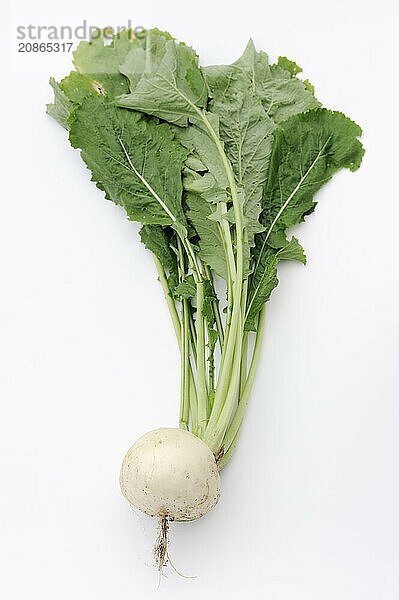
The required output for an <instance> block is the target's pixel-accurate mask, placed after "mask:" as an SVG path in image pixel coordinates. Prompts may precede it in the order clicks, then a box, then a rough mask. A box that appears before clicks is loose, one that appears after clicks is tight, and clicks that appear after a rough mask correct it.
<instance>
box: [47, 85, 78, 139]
mask: <svg viewBox="0 0 399 600" xmlns="http://www.w3.org/2000/svg"><path fill="white" fill-rule="evenodd" d="M49 83H50V85H51V87H52V88H53V90H54V103H52V104H46V112H47V114H48V115H50V117H53V119H55V120H56V121H57V122H58V123H59V124H60V125H62V127H64V128H65V129H69V126H68V118H69V115H70V113H71V110H72V108H73V103H72V102H71V101H70V100H69V98H68V96H67V95H66V94H65V93H64V91H63V89H62V87H61V85H60V84H59V83H57V81H56V80H55V79H54V77H50V81H49Z"/></svg>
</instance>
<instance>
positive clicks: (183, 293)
mask: <svg viewBox="0 0 399 600" xmlns="http://www.w3.org/2000/svg"><path fill="white" fill-rule="evenodd" d="M196 292H197V286H196V284H195V281H194V277H193V275H187V276H186V277H185V279H184V280H183V281H181V282H180V283H179V284H178V285H177V286H176V287H175V290H174V294H175V296H176V297H177V298H184V299H185V300H188V299H189V298H194V296H195V294H196Z"/></svg>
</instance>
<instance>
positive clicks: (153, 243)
mask: <svg viewBox="0 0 399 600" xmlns="http://www.w3.org/2000/svg"><path fill="white" fill-rule="evenodd" d="M140 237H141V241H142V242H143V244H144V245H145V247H146V248H148V250H150V251H151V252H153V253H154V254H155V256H156V257H157V258H158V259H159V261H160V262H161V264H162V266H163V268H164V269H165V271H166V272H167V273H168V274H169V277H168V283H169V289H170V290H171V292H173V290H174V289H175V288H176V286H177V284H178V281H179V269H178V264H177V257H176V254H175V253H174V252H173V250H172V248H171V240H170V236H169V235H168V230H167V229H164V228H163V227H161V226H160V225H143V227H142V228H141V230H140Z"/></svg>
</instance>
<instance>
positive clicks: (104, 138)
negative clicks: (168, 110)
mask: <svg viewBox="0 0 399 600" xmlns="http://www.w3.org/2000/svg"><path fill="white" fill-rule="evenodd" d="M70 141H71V144H72V146H73V147H74V148H80V149H81V150H82V152H81V155H82V158H83V160H84V161H85V163H86V165H87V166H88V167H89V169H90V170H91V171H92V175H93V176H92V181H95V182H96V184H97V187H99V188H100V189H101V190H104V191H105V192H106V197H107V199H109V200H112V201H113V202H115V203H116V204H120V205H122V206H123V207H124V208H125V210H126V212H127V215H128V217H129V219H131V220H134V221H140V222H141V223H143V224H158V225H164V226H165V225H172V226H173V227H174V228H178V227H179V226H180V228H185V226H186V219H185V216H184V212H183V208H182V204H181V196H182V183H181V170H182V167H183V162H184V160H185V159H186V157H187V151H186V150H185V149H184V148H183V147H182V146H181V145H180V144H179V143H178V142H177V141H175V139H174V136H173V132H172V130H171V128H170V127H169V125H167V124H166V123H163V124H160V123H157V122H156V121H155V120H148V119H147V118H146V117H145V116H143V115H141V114H139V113H134V112H132V111H128V110H122V109H120V108H117V107H115V106H113V105H112V104H109V103H108V104H107V103H105V102H104V101H102V100H100V99H97V98H86V99H85V100H84V101H83V102H82V104H81V106H79V107H78V108H77V109H76V110H75V111H74V120H73V122H72V124H71V130H70Z"/></svg>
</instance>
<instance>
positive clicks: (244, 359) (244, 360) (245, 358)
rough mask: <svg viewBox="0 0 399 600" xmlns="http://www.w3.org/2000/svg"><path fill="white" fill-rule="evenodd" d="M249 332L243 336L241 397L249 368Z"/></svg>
mask: <svg viewBox="0 0 399 600" xmlns="http://www.w3.org/2000/svg"><path fill="white" fill-rule="evenodd" d="M247 363H248V332H247V331H245V332H244V333H243V336H242V350H241V364H240V389H239V392H238V393H239V397H241V396H242V394H243V391H244V388H245V384H246V381H247V368H248V365H247Z"/></svg>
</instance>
